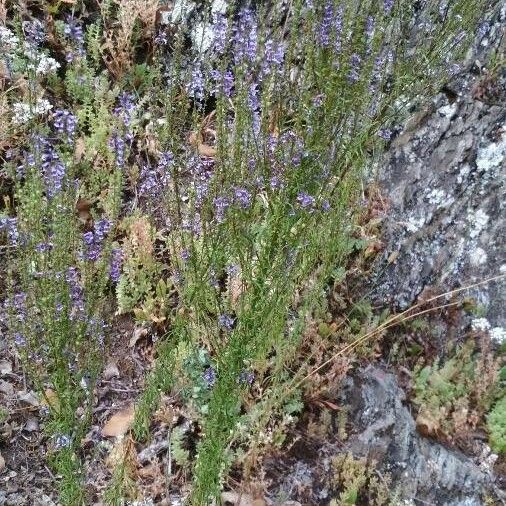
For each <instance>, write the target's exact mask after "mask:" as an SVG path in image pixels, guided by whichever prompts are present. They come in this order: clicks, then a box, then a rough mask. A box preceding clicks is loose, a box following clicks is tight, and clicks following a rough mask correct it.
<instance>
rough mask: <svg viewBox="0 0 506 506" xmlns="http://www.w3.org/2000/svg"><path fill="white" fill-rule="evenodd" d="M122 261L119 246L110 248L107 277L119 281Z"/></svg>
mask: <svg viewBox="0 0 506 506" xmlns="http://www.w3.org/2000/svg"><path fill="white" fill-rule="evenodd" d="M122 261H123V252H122V251H121V248H117V247H116V248H112V250H111V259H110V260H109V278H110V279H111V281H113V282H114V283H117V282H118V281H119V278H120V275H121V262H122Z"/></svg>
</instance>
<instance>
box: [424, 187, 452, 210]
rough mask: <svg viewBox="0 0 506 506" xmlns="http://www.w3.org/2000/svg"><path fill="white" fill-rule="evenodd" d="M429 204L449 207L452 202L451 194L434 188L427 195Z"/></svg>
mask: <svg viewBox="0 0 506 506" xmlns="http://www.w3.org/2000/svg"><path fill="white" fill-rule="evenodd" d="M427 199H428V201H429V204H432V205H435V206H437V207H438V208H439V207H449V206H450V205H451V204H452V203H453V202H454V198H453V197H452V196H451V195H447V194H446V193H445V192H444V191H443V190H441V189H439V188H435V189H433V190H431V191H430V192H429V194H428V195H427Z"/></svg>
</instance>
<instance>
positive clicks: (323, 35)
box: [317, 0, 334, 47]
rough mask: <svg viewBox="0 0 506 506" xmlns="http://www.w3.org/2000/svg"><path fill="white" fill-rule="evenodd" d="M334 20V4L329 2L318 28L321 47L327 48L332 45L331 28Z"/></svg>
mask: <svg viewBox="0 0 506 506" xmlns="http://www.w3.org/2000/svg"><path fill="white" fill-rule="evenodd" d="M333 18H334V5H333V2H331V1H329V0H327V2H326V3H325V5H324V7H323V14H322V19H321V21H320V25H319V27H318V33H317V38H318V42H319V43H320V45H321V46H323V47H327V46H328V45H329V44H330V28H331V26H332V20H333Z"/></svg>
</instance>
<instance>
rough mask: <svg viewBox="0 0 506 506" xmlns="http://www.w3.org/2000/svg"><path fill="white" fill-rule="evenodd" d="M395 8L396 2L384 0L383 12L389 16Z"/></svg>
mask: <svg viewBox="0 0 506 506" xmlns="http://www.w3.org/2000/svg"><path fill="white" fill-rule="evenodd" d="M393 6H394V0H383V10H384V11H385V14H388V13H389V12H390V11H391V10H392V7H393Z"/></svg>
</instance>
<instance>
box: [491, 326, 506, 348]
mask: <svg viewBox="0 0 506 506" xmlns="http://www.w3.org/2000/svg"><path fill="white" fill-rule="evenodd" d="M490 339H492V341H494V342H495V343H497V344H502V343H504V342H505V341H506V329H504V328H503V327H494V328H493V329H490Z"/></svg>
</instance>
